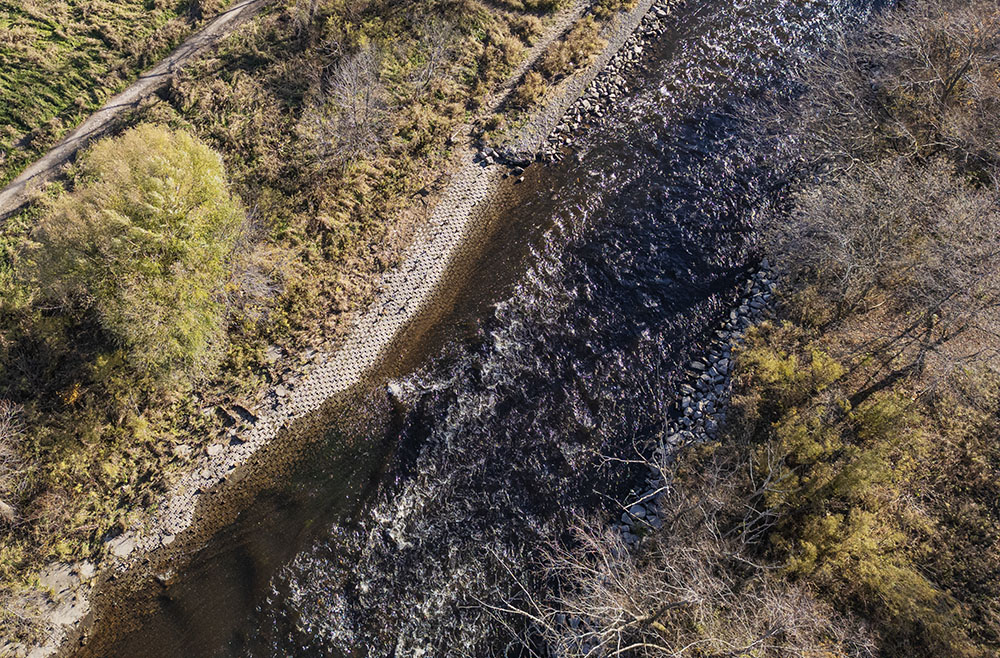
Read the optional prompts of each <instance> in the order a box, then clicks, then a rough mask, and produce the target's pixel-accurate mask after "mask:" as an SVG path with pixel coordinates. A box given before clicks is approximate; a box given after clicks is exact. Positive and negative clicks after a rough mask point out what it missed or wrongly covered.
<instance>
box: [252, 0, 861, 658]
mask: <svg viewBox="0 0 1000 658" xmlns="http://www.w3.org/2000/svg"><path fill="white" fill-rule="evenodd" d="M866 11H867V9H866V8H865V7H858V6H857V3H847V2H839V1H837V0H741V1H738V2H723V1H720V2H714V3H709V4H705V5H704V6H697V5H694V4H689V5H688V7H687V8H686V9H684V10H682V11H680V12H679V14H678V16H679V18H678V25H677V27H676V28H675V29H674V30H673V31H672V32H671V33H670V34H668V36H667V38H666V39H664V42H663V43H660V44H657V45H656V46H655V49H656V50H657V52H658V53H659V54H660V55H661V56H662V57H661V59H660V61H659V62H658V63H657V64H656V65H655V67H654V68H653V69H651V70H649V71H645V72H643V73H642V74H641V82H642V84H641V85H638V88H639V89H640V91H639V93H637V94H636V95H634V96H633V97H632V98H630V99H628V101H627V102H623V103H620V104H619V105H618V106H617V107H616V109H615V111H614V113H613V116H612V117H611V118H610V120H609V121H607V122H606V124H605V125H604V126H602V127H601V128H599V129H596V130H594V131H592V132H591V133H590V134H589V135H587V136H586V137H585V138H584V140H583V143H582V144H580V145H579V146H578V151H577V152H578V157H575V158H569V159H567V162H566V163H564V164H563V165H561V166H560V167H559V168H558V169H556V170H555V171H553V172H552V173H551V175H546V180H549V179H551V181H552V184H551V188H550V189H548V190H542V191H541V192H540V193H541V194H546V193H547V194H549V195H550V198H551V203H549V204H548V205H547V207H546V211H547V212H549V213H550V216H549V217H548V219H547V221H548V222H549V226H550V228H549V229H548V230H547V231H546V232H545V234H544V237H543V239H541V240H540V241H538V242H537V243H536V244H535V245H534V247H533V252H532V258H531V265H530V268H529V269H528V271H527V272H525V273H524V275H523V276H522V277H521V279H520V281H519V283H518V284H517V285H516V288H515V291H514V294H512V295H511V296H510V298H509V299H507V300H506V301H504V302H502V303H500V304H498V305H497V306H496V307H495V308H494V312H493V315H492V317H488V318H484V319H482V321H481V323H480V329H479V332H478V335H477V337H476V338H475V339H474V340H471V341H468V342H466V343H462V344H454V345H451V346H450V347H448V348H447V349H446V350H445V351H444V353H442V354H441V355H439V356H438V357H437V358H435V359H433V360H432V362H431V363H430V364H429V365H428V366H426V367H425V368H423V369H422V370H421V371H419V372H417V373H415V374H413V375H412V376H410V377H408V378H406V379H405V380H402V381H399V382H396V383H395V384H396V387H397V390H398V396H399V397H400V398H401V399H402V400H403V402H404V403H405V405H404V406H405V412H404V414H405V415H404V418H403V420H402V424H401V426H402V428H403V429H402V431H401V434H400V437H399V446H400V447H399V449H398V450H397V453H396V456H395V458H394V463H393V464H392V466H391V467H390V469H389V474H388V475H387V476H386V478H385V480H384V482H383V484H382V487H381V490H380V493H379V494H378V496H377V497H376V499H375V502H374V503H373V505H372V506H371V507H370V509H369V510H368V511H367V512H366V513H365V514H364V515H363V518H362V519H361V521H360V522H352V523H350V524H346V523H345V524H337V525H334V526H333V527H331V528H330V529H329V532H328V533H325V534H324V536H323V537H322V539H320V540H319V541H316V542H314V543H313V545H312V546H311V547H309V548H308V549H307V550H305V551H303V552H301V553H300V554H299V555H298V556H297V557H296V558H295V559H294V561H293V562H292V563H291V564H290V565H289V566H287V567H286V568H285V569H283V570H282V571H281V572H280V573H279V574H278V575H277V576H275V578H274V579H273V580H272V584H271V595H270V596H269V597H268V600H267V602H266V603H265V604H264V605H263V606H261V608H260V609H259V610H258V615H259V618H260V624H259V630H258V631H257V637H256V638H255V639H254V641H253V642H252V643H251V644H253V645H255V646H256V647H257V649H256V650H255V651H254V652H253V653H255V654H259V655H264V654H269V655H274V656H287V655H357V656H399V657H402V656H421V655H424V656H446V655H469V656H485V655H493V654H494V653H498V654H500V653H502V652H503V649H504V648H505V647H507V646H508V643H509V642H510V641H511V639H512V636H511V632H512V629H516V627H517V625H518V624H519V623H520V622H519V621H518V619H517V618H516V617H510V616H507V615H505V614H504V613H502V612H498V611H497V610H496V608H497V607H502V604H503V600H504V599H505V597H509V596H514V595H516V594H517V593H518V592H519V591H520V587H521V585H524V586H526V587H527V588H529V589H531V588H536V587H537V588H539V589H538V591H539V592H543V589H542V588H541V584H540V583H537V582H536V578H535V575H534V574H535V573H536V571H537V570H536V568H535V566H536V564H537V559H538V555H537V551H538V547H539V546H540V545H542V543H543V542H544V541H545V540H546V539H548V538H551V537H555V536H558V535H559V534H560V533H561V532H562V531H563V530H564V528H565V527H566V522H567V520H568V519H570V518H571V517H572V516H574V515H578V514H599V513H601V511H602V510H610V511H613V504H612V501H613V500H614V499H615V498H616V497H618V496H622V495H623V494H625V493H627V492H628V490H629V488H630V487H631V486H632V485H633V484H635V483H636V480H637V479H639V480H641V475H640V474H639V473H638V472H630V469H629V468H628V467H626V466H623V465H621V464H620V463H609V462H608V460H607V459H606V458H605V457H607V456H628V455H629V454H630V451H631V450H633V446H635V445H636V444H641V443H642V442H643V441H645V440H648V439H655V437H656V436H657V435H658V433H659V432H660V431H661V429H662V426H663V421H664V418H665V415H666V414H667V412H668V409H667V407H668V406H669V402H668V401H669V400H670V399H671V398H672V387H673V385H674V380H675V373H676V372H677V371H678V368H679V365H680V364H682V363H684V362H685V361H686V359H688V358H690V356H691V354H692V353H693V352H695V351H696V350H697V349H698V346H699V344H700V342H701V341H702V340H703V338H704V337H705V336H706V334H707V332H710V331H711V330H712V329H714V327H715V326H716V324H717V323H718V320H719V318H720V317H721V316H722V314H724V313H727V312H728V304H729V303H730V302H731V301H732V299H733V296H734V293H735V290H736V288H737V286H738V285H739V284H740V283H741V282H742V281H743V280H745V277H746V274H747V273H748V271H749V270H750V268H752V266H753V264H754V233H753V227H754V223H755V219H756V218H757V216H758V215H759V214H760V213H765V212H769V211H770V210H771V209H772V208H773V207H774V206H775V204H777V203H779V202H780V191H781V189H780V176H779V175H778V172H774V171H769V170H767V169H765V168H763V165H762V164H761V161H760V158H759V157H758V156H759V153H758V152H757V148H758V146H759V145H758V146H755V144H754V139H753V137H754V136H753V135H751V134H750V133H749V131H747V130H746V122H745V121H744V120H742V119H741V118H740V116H741V111H737V110H736V109H734V107H739V106H744V103H745V102H746V101H747V100H748V99H750V98H752V97H754V95H756V94H758V93H759V92H760V91H762V90H764V89H769V88H774V87H775V86H776V85H778V86H780V85H781V84H782V83H783V81H784V80H785V79H786V77H787V75H788V73H787V72H788V69H789V66H790V63H791V62H793V61H794V60H795V59H796V58H797V57H799V56H800V55H802V54H803V53H808V52H810V51H813V50H815V49H816V48H817V47H818V46H820V45H821V44H822V42H823V40H824V39H826V38H829V37H830V36H831V35H833V34H834V33H835V28H836V27H837V26H840V25H844V24H845V23H848V22H851V21H856V20H863V18H864V16H865V14H866ZM517 210H518V209H514V211H517ZM529 210H530V208H527V207H524V208H521V209H520V211H522V212H527V211H529ZM518 583H520V584H518ZM508 655H517V653H516V652H515V651H511V652H510V653H509V654H508Z"/></svg>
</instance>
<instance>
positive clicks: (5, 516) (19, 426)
mask: <svg viewBox="0 0 1000 658" xmlns="http://www.w3.org/2000/svg"><path fill="white" fill-rule="evenodd" d="M21 415H22V410H21V407H20V406H19V405H16V404H14V403H13V402H10V401H9V400H0V521H4V522H6V523H16V522H17V519H18V513H17V509H16V508H15V507H14V506H13V505H12V504H11V503H9V502H7V501H9V500H10V497H11V496H12V495H14V494H16V493H17V489H18V486H19V485H20V483H21V481H22V480H21V477H20V476H21V475H22V473H23V469H24V457H23V455H22V454H21V450H20V445H19V444H20V440H21V436H22V434H23V433H24V423H23V421H22V418H21Z"/></svg>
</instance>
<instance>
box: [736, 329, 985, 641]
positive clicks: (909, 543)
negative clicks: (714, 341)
mask: <svg viewBox="0 0 1000 658" xmlns="http://www.w3.org/2000/svg"><path fill="white" fill-rule="evenodd" d="M739 364H740V369H739V373H740V382H741V390H743V391H747V392H752V393H753V394H751V395H737V397H736V398H735V406H736V409H737V411H738V415H741V416H743V418H744V420H745V419H746V418H747V417H750V418H751V419H753V420H752V422H749V423H745V424H747V425H749V426H750V427H751V428H752V429H751V430H750V433H751V435H752V437H753V443H754V445H755V446H756V447H755V448H754V449H753V458H752V464H753V467H754V470H755V471H756V472H757V473H758V475H759V477H760V478H769V481H770V482H771V486H769V487H768V488H767V489H766V490H765V491H764V492H763V493H762V494H761V495H760V498H759V501H760V504H761V505H762V506H763V508H765V509H768V510H770V512H771V513H772V514H774V515H775V516H776V517H777V518H778V521H777V523H776V524H775V525H774V527H773V528H772V530H771V531H770V534H769V539H770V550H771V551H773V553H774V557H775V558H776V559H778V560H779V561H780V562H782V563H783V564H784V568H785V572H786V573H787V574H788V575H789V576H791V577H794V578H798V579H804V580H806V581H808V582H811V583H813V584H814V585H817V586H819V587H820V588H821V591H823V592H824V595H825V596H826V597H827V598H828V599H830V600H832V601H834V602H836V603H837V605H838V606H839V607H841V608H842V609H845V610H850V611H854V612H860V613H862V614H864V615H867V616H870V617H871V618H872V619H874V620H877V624H878V625H879V630H880V631H881V633H882V634H883V636H884V640H885V642H886V643H887V646H888V645H895V644H898V643H899V642H904V643H905V644H906V645H907V646H910V647H911V649H910V650H915V649H912V647H920V649H919V650H920V651H931V652H934V651H946V652H951V653H949V655H964V654H966V653H968V655H978V654H976V649H975V644H974V643H973V642H972V641H971V640H970V638H969V637H968V634H967V630H966V628H965V625H966V623H967V622H966V620H965V619H964V618H963V616H962V615H961V614H960V612H959V610H960V608H959V606H958V604H957V603H956V601H955V599H954V598H953V597H952V594H951V592H949V589H948V588H947V587H944V586H942V584H941V583H938V582H935V581H934V580H932V579H931V578H929V577H928V575H927V574H926V571H925V569H924V564H925V562H926V560H927V558H928V555H929V554H930V544H929V541H930V539H931V538H932V537H933V536H934V533H935V532H936V524H935V522H934V520H933V517H932V516H931V515H930V514H929V512H928V510H927V509H925V507H924V506H923V505H922V504H921V502H920V494H921V493H922V492H923V487H924V486H925V485H926V482H927V478H928V476H929V474H928V472H927V468H928V460H930V459H931V458H932V455H933V452H934V444H933V442H932V441H931V440H930V436H929V433H928V426H929V425H930V424H931V422H932V421H931V416H930V415H929V413H928V409H927V408H926V407H925V406H924V405H922V404H921V403H919V402H915V401H914V400H913V399H912V398H911V397H910V396H907V395H905V394H904V391H903V390H902V389H901V388H893V387H890V388H888V389H886V390H884V391H882V392H880V393H877V394H874V395H871V396H869V397H867V398H866V399H864V400H863V401H862V402H860V403H859V405H858V407H857V408H852V407H851V404H850V402H849V401H848V396H849V394H850V393H852V392H853V391H854V390H855V388H854V385H853V384H852V381H851V379H850V378H849V377H848V373H847V370H846V369H845V368H844V367H843V366H842V365H841V364H840V363H838V362H837V361H836V360H835V359H833V358H831V357H830V356H829V355H827V354H825V353H824V352H823V351H821V350H818V349H816V348H815V347H814V346H812V345H811V344H810V342H809V340H808V339H807V338H806V337H805V335H804V334H802V333H800V332H795V331H791V330H789V328H788V326H787V325H786V326H784V327H781V328H776V327H772V326H770V325H765V326H764V327H763V328H762V329H761V330H758V331H755V332H752V333H751V334H750V336H749V340H748V344H747V347H746V349H745V351H743V352H742V353H741V354H740V356H739ZM935 473H936V474H934V475H931V479H932V480H933V479H936V478H938V477H940V476H943V475H945V473H941V472H935ZM921 655H926V654H921Z"/></svg>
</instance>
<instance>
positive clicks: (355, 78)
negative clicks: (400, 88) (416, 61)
mask: <svg viewBox="0 0 1000 658" xmlns="http://www.w3.org/2000/svg"><path fill="white" fill-rule="evenodd" d="M381 60H382V58H381V55H380V53H379V51H378V50H377V49H376V48H375V46H373V45H371V44H369V45H366V46H364V47H362V48H361V49H360V50H358V51H357V52H355V53H353V54H351V55H347V56H346V57H345V58H344V59H343V61H342V62H341V63H340V64H339V65H338V66H337V67H336V68H335V69H334V70H333V72H332V73H330V74H329V75H328V76H327V77H326V78H325V79H324V80H323V81H322V82H321V83H320V85H318V89H316V90H315V91H314V99H313V101H312V103H311V104H310V105H309V106H308V108H307V110H306V111H305V113H304V115H303V117H302V121H301V122H300V126H299V130H300V133H301V134H302V135H303V137H304V138H305V139H306V140H307V141H308V142H309V143H310V144H311V148H312V152H313V156H314V158H315V160H316V162H317V163H318V164H319V165H320V166H321V167H324V168H327V167H333V166H343V165H345V164H347V163H349V162H351V161H353V160H356V159H358V158H360V157H363V156H365V155H368V154H371V153H373V152H375V151H376V150H377V149H378V147H379V146H380V145H381V144H382V142H383V141H384V140H385V137H386V132H387V130H388V127H389V94H388V91H387V90H386V87H385V85H384V84H383V82H382V76H381Z"/></svg>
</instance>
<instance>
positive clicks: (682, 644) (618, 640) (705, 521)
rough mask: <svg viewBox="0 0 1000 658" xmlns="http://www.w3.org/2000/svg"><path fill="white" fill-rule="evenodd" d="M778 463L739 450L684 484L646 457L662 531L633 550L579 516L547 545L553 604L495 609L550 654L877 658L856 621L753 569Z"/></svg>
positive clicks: (529, 596) (769, 571)
mask: <svg viewBox="0 0 1000 658" xmlns="http://www.w3.org/2000/svg"><path fill="white" fill-rule="evenodd" d="M775 463H776V462H774V460H770V461H768V460H765V464H766V465H764V466H761V465H760V464H757V462H756V461H755V459H754V457H753V456H752V451H749V450H740V449H737V450H735V451H732V452H728V451H727V452H726V453H725V455H721V454H716V455H715V456H713V457H712V458H710V459H708V460H707V461H706V462H705V463H699V464H698V466H697V469H696V472H695V473H693V474H690V473H689V474H686V475H685V476H684V477H683V478H682V479H678V478H676V477H675V473H674V469H675V468H676V464H675V463H671V462H668V461H665V460H664V461H660V462H653V461H647V466H648V467H650V468H652V469H653V470H659V471H660V472H661V473H662V474H663V475H664V476H665V482H666V483H667V484H665V485H664V486H663V487H662V488H661V489H660V493H659V494H657V498H658V499H659V500H658V501H657V502H656V504H655V505H656V506H658V507H659V509H660V510H661V515H662V520H663V527H662V528H660V529H659V530H654V529H653V527H652V526H651V527H650V528H649V529H648V532H646V533H645V534H646V535H647V536H646V538H645V539H644V540H643V541H642V542H641V543H640V544H639V545H638V546H633V547H630V546H628V545H627V543H626V542H625V541H623V538H622V535H620V534H619V533H618V532H617V531H616V530H615V529H614V528H609V527H608V526H607V525H605V524H602V523H601V522H599V521H592V520H585V519H581V520H578V521H576V522H574V523H573V525H572V527H571V536H570V537H569V538H566V539H564V540H563V541H555V540H554V541H551V542H550V543H549V544H548V546H547V549H546V554H545V556H544V557H543V565H544V571H545V573H544V576H543V577H542V578H541V580H542V581H543V582H547V583H551V586H552V589H553V591H552V592H551V593H550V594H549V595H548V596H545V595H542V594H540V593H538V592H536V591H532V589H531V587H530V586H529V585H527V584H524V585H522V587H521V595H520V596H517V597H515V599H516V600H515V599H509V600H508V601H507V603H505V604H504V605H501V606H488V607H490V608H491V609H492V610H493V611H494V613H495V614H496V615H497V618H498V619H499V620H504V619H507V620H509V619H510V618H511V616H520V617H521V618H522V619H524V620H526V621H527V624H526V626H527V630H526V631H524V632H523V633H522V637H523V643H524V644H525V645H531V644H532V638H533V637H534V638H537V637H541V638H542V640H543V641H544V644H545V645H546V646H547V647H548V651H549V653H548V654H546V655H551V656H564V657H570V656H573V657H587V658H597V657H602V658H603V657H609V656H636V657H644V658H645V657H648V658H684V657H688V656H691V657H694V656H703V657H704V656H712V657H717V658H723V657H726V658H736V657H742V656H757V657H775V658H793V657H794V658H803V657H816V658H819V657H821V656H823V657H827V656H858V657H861V656H873V655H874V653H875V649H874V642H873V640H872V638H871V637H870V636H869V634H868V633H867V632H866V631H865V629H864V628H863V627H862V626H861V625H860V624H859V623H858V622H857V621H855V620H853V619H850V618H845V617H843V616H840V615H838V614H837V613H836V612H834V611H833V610H832V609H831V608H830V607H829V606H828V605H826V604H824V603H822V602H820V601H819V600H817V599H816V598H815V597H814V596H813V595H812V594H811V593H810V592H809V591H808V590H807V589H805V588H803V587H800V586H798V585H795V584H792V583H790V582H789V581H788V580H787V579H784V578H782V577H781V576H780V575H778V574H777V573H776V569H775V568H774V567H772V566H769V565H767V564H762V563H759V562H757V561H756V559H755V551H754V546H755V544H756V542H757V541H759V539H760V537H759V534H760V528H761V525H762V524H764V525H768V524H770V523H772V522H773V520H774V519H773V515H771V513H770V512H769V511H768V510H766V509H764V507H765V506H762V505H761V500H760V499H761V497H762V496H763V495H764V494H766V493H767V492H768V491H770V490H773V489H774V488H776V487H781V486H784V484H783V483H782V482H781V481H780V479H781V477H782V473H783V472H784V471H782V469H779V468H775ZM755 464H756V465H755ZM759 468H764V469H765V470H766V472H758V469H759ZM645 504H646V505H652V501H649V500H647V501H645ZM506 623H507V624H508V627H509V628H512V629H513V628H514V624H511V623H510V622H509V621H507V622H506ZM535 644H536V646H537V641H536V643H535ZM531 655H535V654H531Z"/></svg>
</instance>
